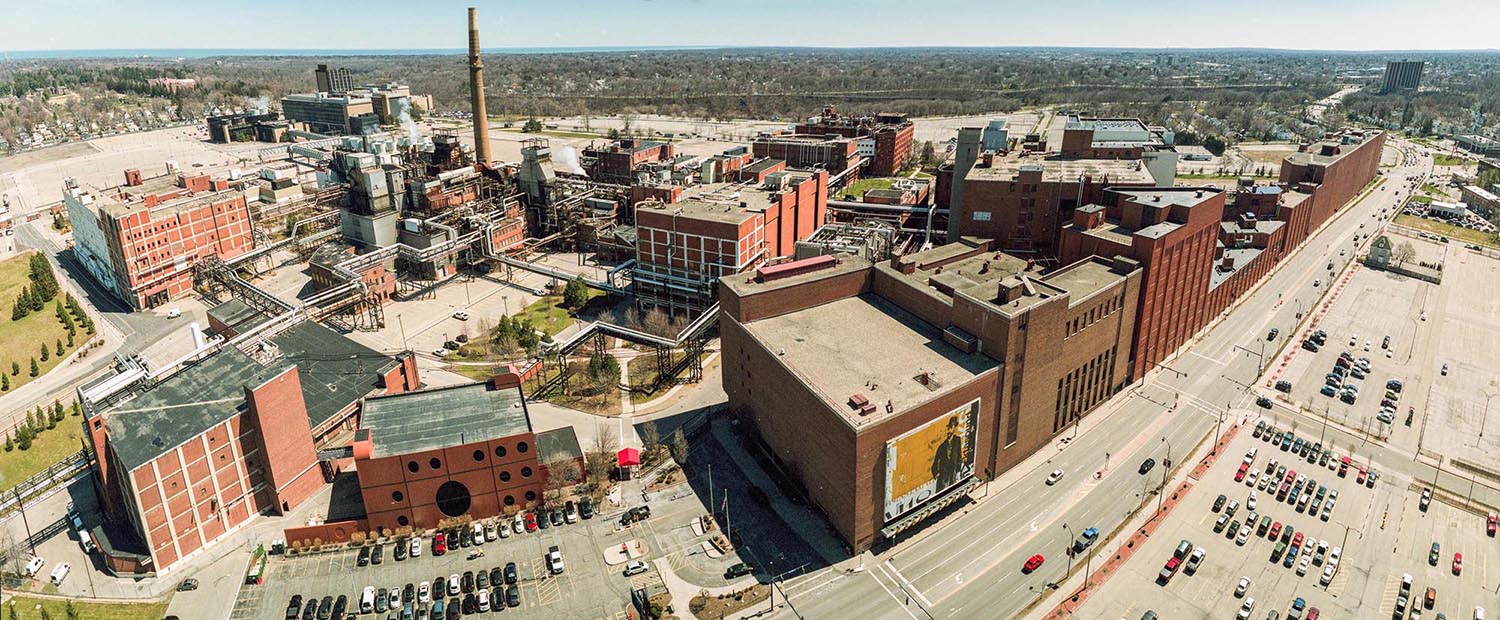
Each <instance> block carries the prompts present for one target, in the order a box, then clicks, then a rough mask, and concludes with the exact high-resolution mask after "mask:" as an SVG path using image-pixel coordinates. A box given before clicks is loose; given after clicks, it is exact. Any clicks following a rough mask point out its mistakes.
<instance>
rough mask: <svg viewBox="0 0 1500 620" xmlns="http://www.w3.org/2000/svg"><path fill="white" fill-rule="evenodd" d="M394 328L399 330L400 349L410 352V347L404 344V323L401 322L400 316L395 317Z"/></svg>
mask: <svg viewBox="0 0 1500 620" xmlns="http://www.w3.org/2000/svg"><path fill="white" fill-rule="evenodd" d="M396 326H397V327H400V328H401V349H402V350H405V351H410V350H411V347H410V346H408V345H407V344H406V323H403V322H402V321H401V315H400V314H397V315H396Z"/></svg>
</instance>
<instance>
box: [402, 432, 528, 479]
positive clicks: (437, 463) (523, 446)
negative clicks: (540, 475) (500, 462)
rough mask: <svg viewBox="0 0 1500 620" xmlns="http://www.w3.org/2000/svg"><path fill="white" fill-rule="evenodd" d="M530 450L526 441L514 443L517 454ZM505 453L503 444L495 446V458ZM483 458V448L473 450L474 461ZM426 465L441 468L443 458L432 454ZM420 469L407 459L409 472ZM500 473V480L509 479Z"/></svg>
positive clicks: (502, 456)
mask: <svg viewBox="0 0 1500 620" xmlns="http://www.w3.org/2000/svg"><path fill="white" fill-rule="evenodd" d="M530 451H531V446H530V445H528V444H527V443H526V442H524V441H521V442H517V443H516V452H517V453H518V454H525V453H527V452H530ZM506 454H507V451H506V449H505V446H495V458H497V459H503V458H505V455H506ZM484 458H485V454H484V450H475V451H474V462H476V463H483V462H484ZM427 466H428V467H429V468H431V469H441V468H442V467H443V460H442V459H440V458H438V457H435V456H434V457H432V458H431V459H428V460H427ZM421 469H422V466H421V465H418V464H417V462H416V461H407V462H406V471H409V472H411V473H414V474H415V473H417V472H418V471H421ZM522 471H523V472H529V471H531V468H530V467H524V468H522ZM500 475H501V480H502V481H503V480H508V479H509V478H508V475H507V474H506V473H505V472H501V473H500ZM523 475H524V476H525V477H527V478H530V477H531V474H529V473H526V474H523Z"/></svg>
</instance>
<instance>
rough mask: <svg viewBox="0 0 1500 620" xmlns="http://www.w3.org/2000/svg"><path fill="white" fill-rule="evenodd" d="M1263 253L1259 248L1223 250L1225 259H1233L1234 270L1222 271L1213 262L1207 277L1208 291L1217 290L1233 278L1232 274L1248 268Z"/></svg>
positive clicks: (1217, 264)
mask: <svg viewBox="0 0 1500 620" xmlns="http://www.w3.org/2000/svg"><path fill="white" fill-rule="evenodd" d="M1264 252H1265V250H1262V249H1260V248H1230V249H1226V250H1224V257H1225V258H1232V259H1234V268H1232V269H1229V270H1224V269H1221V268H1220V267H1219V263H1218V262H1215V263H1214V268H1213V270H1212V271H1210V272H1209V275H1208V290H1210V291H1211V290H1214V289H1216V288H1219V285H1220V284H1223V283H1225V282H1228V281H1229V279H1230V278H1232V277H1234V274H1236V273H1239V272H1240V271H1243V270H1244V269H1245V268H1246V267H1249V266H1250V265H1251V264H1252V263H1254V262H1255V260H1256V259H1258V258H1260V256H1261V254H1263V253H1264Z"/></svg>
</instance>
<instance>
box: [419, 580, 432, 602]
mask: <svg viewBox="0 0 1500 620" xmlns="http://www.w3.org/2000/svg"><path fill="white" fill-rule="evenodd" d="M417 602H418V603H421V604H423V605H426V604H428V603H431V602H432V584H430V583H428V582H427V580H425V579H424V580H422V583H419V584H417Z"/></svg>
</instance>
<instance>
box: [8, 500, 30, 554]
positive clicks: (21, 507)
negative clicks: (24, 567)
mask: <svg viewBox="0 0 1500 620" xmlns="http://www.w3.org/2000/svg"><path fill="white" fill-rule="evenodd" d="M11 493H14V494H15V496H16V510H19V511H20V512H21V525H22V526H23V527H25V528H26V547H27V548H29V549H31V555H36V544H35V543H33V542H32V541H31V523H30V522H28V521H27V520H26V504H25V503H24V502H22V501H21V487H12V488H11Z"/></svg>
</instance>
